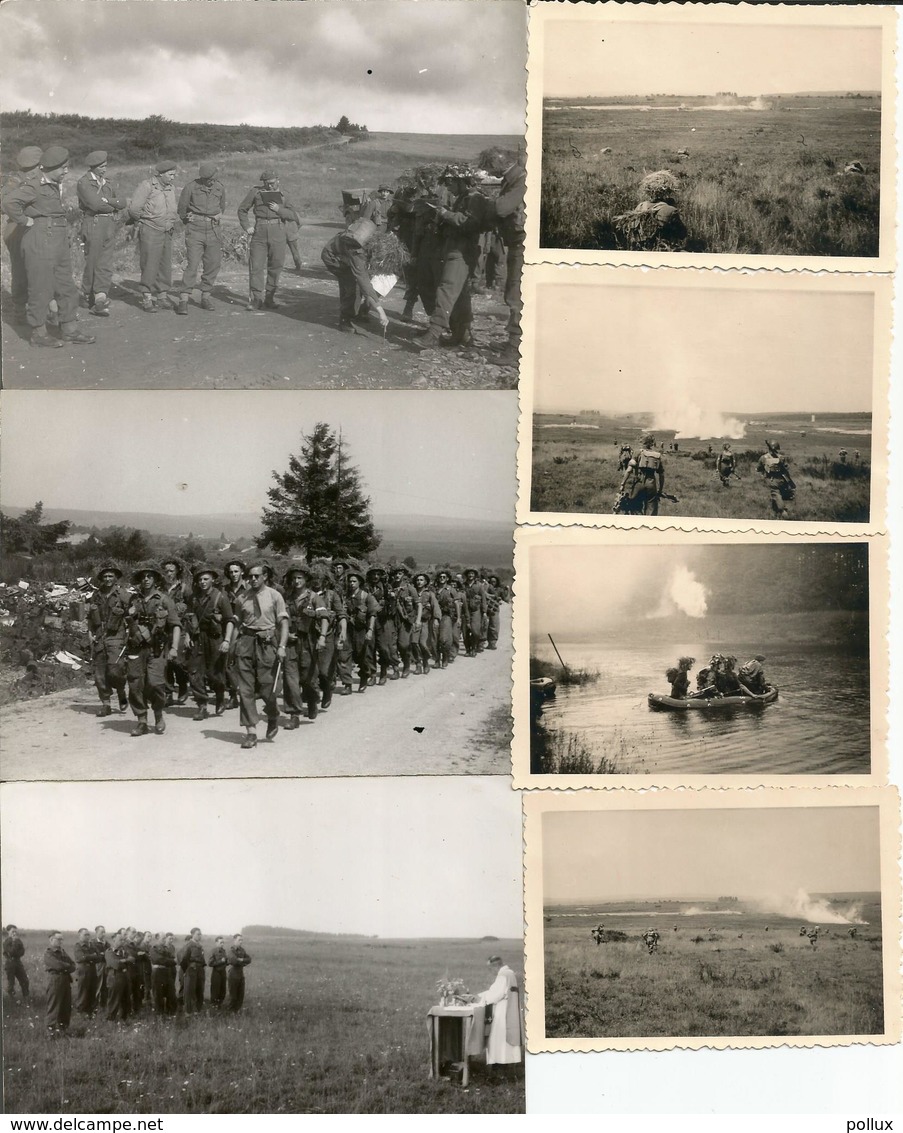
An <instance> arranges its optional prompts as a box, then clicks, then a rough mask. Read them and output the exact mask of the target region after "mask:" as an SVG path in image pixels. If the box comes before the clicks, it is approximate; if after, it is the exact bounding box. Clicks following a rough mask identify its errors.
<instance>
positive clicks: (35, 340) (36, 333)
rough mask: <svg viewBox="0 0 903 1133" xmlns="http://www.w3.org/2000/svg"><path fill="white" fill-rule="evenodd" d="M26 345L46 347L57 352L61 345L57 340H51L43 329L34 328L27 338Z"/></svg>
mask: <svg viewBox="0 0 903 1133" xmlns="http://www.w3.org/2000/svg"><path fill="white" fill-rule="evenodd" d="M28 344H29V346H48V347H51V348H52V349H54V350H59V349H60V348H61V347H62V345H63V344H62V342H61V341H60V340H59V339H58V338H51V337H50V335H49V334H48V333H47V329H46V328H45V327H35V329H34V330H33V331H32V332H31V335H30V336H29V339H28Z"/></svg>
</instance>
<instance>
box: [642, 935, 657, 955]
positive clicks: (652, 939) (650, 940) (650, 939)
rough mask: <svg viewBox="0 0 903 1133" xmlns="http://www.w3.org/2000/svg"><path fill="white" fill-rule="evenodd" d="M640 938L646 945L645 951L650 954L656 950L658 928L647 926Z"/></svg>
mask: <svg viewBox="0 0 903 1133" xmlns="http://www.w3.org/2000/svg"><path fill="white" fill-rule="evenodd" d="M641 940H642V941H643V943H644V944H645V945H646V951H647V952H648V953H649V955H650V956H651V955H652V953H653V952H657V951H658V930H657V929H654V928H647V929H646V931H645V932H644V933H643V935H642V937H641Z"/></svg>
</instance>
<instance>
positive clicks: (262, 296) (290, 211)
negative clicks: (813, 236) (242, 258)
mask: <svg viewBox="0 0 903 1133" xmlns="http://www.w3.org/2000/svg"><path fill="white" fill-rule="evenodd" d="M269 172H270V171H269V170H264V172H263V173H262V174H261V176H260V180H261V182H264V181H268V180H274V181H275V180H276V177H275V175H273V176H272V177H268V176H267V174H268V173H269ZM264 191H265V189H264V186H263V184H262V183H261V184H260V185H255V187H254V188H253V189H251V190H250V192H248V194H247V195H246V196H245V198H244V200H243V201H242V202H241V204H240V205H239V206H238V219H239V222H240V223H241V226H242V228H243V229H244V230H245V231H246V232H252V231H253V235H252V236H251V245H250V248H249V260H248V264H249V282H250V291H251V297H250V298H251V306H252V307H260V306H262V305H263V306H267V307H275V306H276V299H275V295H276V288H277V287H278V286H279V273H280V272H281V271H282V266H283V264H284V263H285V249H286V236H285V225H286V222H287V221H289V220H294V221H295V222H296V223H300V221H301V218H300V217H299V216H298V213H297V212H296V211H295V209H294V208H293V207H292V206H291V205H290V204H289V202H288V201H287V200H285V198H284V197H283V201H282V205H281V207H280V210H279V213H278V214H277V213H274V212H273V210H272V209H271V208H270V207H269V205H268V204H266V203H265V202H264V201H263V200H262V199H261V197H260V194H261V193H262V192H264ZM252 215H253V217H254V227H253V230H252V228H251V223H250V217H251V216H252Z"/></svg>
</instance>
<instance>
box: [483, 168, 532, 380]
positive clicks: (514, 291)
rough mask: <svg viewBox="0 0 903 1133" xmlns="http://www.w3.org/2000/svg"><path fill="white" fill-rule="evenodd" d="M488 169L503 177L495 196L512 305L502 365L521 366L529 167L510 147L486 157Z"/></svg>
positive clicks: (509, 312)
mask: <svg viewBox="0 0 903 1133" xmlns="http://www.w3.org/2000/svg"><path fill="white" fill-rule="evenodd" d="M483 164H484V167H485V169H486V172H487V173H490V174H492V175H493V176H496V177H501V179H502V184H501V186H500V188H499V195H498V197H497V198H496V200H495V211H496V215H497V217H498V221H499V225H498V227H499V235H500V236H501V238H502V240H503V241H504V244H505V247H506V248H507V249H508V257H507V276H506V278H505V302H506V304H507V305H508V345H507V347H506V349H505V351H504V353H503V354H502V356H501V357H500V358H499V361H500V362H501V363H502V365H510V366H517V364H518V362H519V360H520V343H521V311H522V310H523V300H522V298H521V276H522V275H523V271H524V241H525V239H526V213H525V211H524V201H525V198H526V192H527V171H526V167H525V165H524V162H523V159H522V158H521V157H520V156H519V155H518V154H515V153H512V152H510V151H506V150H502V149H499V150H496V151H495V152H494V153H493V154H492V155H491V156H490V159H489V161H484V163H483Z"/></svg>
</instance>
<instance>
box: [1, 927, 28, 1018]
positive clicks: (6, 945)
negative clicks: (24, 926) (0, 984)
mask: <svg viewBox="0 0 903 1133" xmlns="http://www.w3.org/2000/svg"><path fill="white" fill-rule="evenodd" d="M24 955H25V942H24V941H23V940H22V937H21V936H19V930H18V928H17V927H16V926H15V925H14V924H8V925H7V926H6V930H5V936H4V937H3V972H4V975H5V976H6V993H7V995H8V996H9V997H10V999H12V998H13V995H14V992H15V987H16V984H17V983H18V985H19V991H21V993H22V1000H23V1002H25V1003H27V1002H28V973H27V972H26V971H25V965H24V964H23V963H22V957H23V956H24Z"/></svg>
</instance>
